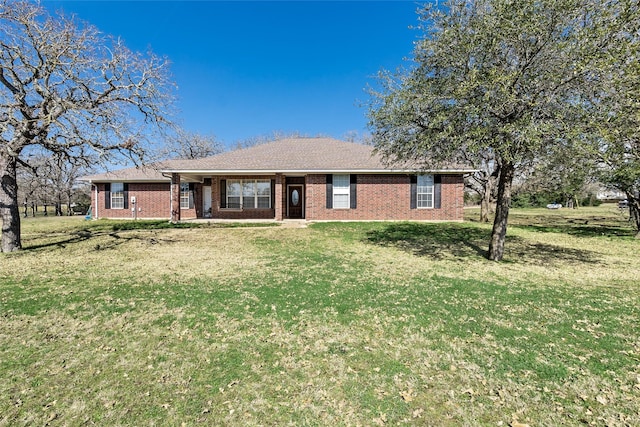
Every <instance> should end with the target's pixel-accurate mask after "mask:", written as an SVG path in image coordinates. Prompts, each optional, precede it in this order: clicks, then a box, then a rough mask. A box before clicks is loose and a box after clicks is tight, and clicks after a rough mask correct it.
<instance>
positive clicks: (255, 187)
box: [225, 179, 272, 210]
mask: <svg viewBox="0 0 640 427" xmlns="http://www.w3.org/2000/svg"><path fill="white" fill-rule="evenodd" d="M259 182H262V183H268V184H269V195H268V200H269V205H268V207H258V205H259V203H258V200H259V199H261V198H262V199H266V198H267V196H261V195H259V194H258V183H259ZM232 183H239V184H240V196H239V197H240V207H239V208H236V207H233V208H229V197H230V196H229V186H230V184H232ZM246 183H251V184H252V186H253V194H252V196H253V206H251V207H248V208H247V207H245V206H244V198H245V197H250V196H245V195H244V185H245V184H246ZM226 186H227V188H226V195H225V202H226V204H225V206H227V209H232V210H233V209H271V208H272V206H271V191H272V188H271V180H270V179H227V183H226ZM231 197H238V196H231Z"/></svg>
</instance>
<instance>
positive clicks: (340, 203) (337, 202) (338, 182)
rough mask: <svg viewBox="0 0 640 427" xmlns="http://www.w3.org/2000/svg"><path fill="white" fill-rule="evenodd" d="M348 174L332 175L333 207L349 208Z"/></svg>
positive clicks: (349, 180) (349, 181) (349, 182)
mask: <svg viewBox="0 0 640 427" xmlns="http://www.w3.org/2000/svg"><path fill="white" fill-rule="evenodd" d="M350 184H351V179H350V175H333V208H334V209H349V207H350V203H349V201H350V199H351V198H350V194H349V188H350Z"/></svg>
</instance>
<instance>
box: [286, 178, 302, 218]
mask: <svg viewBox="0 0 640 427" xmlns="http://www.w3.org/2000/svg"><path fill="white" fill-rule="evenodd" d="M287 217H288V218H294V219H302V218H304V186H303V185H289V186H287Z"/></svg>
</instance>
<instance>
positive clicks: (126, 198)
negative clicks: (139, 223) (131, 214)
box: [122, 182, 129, 209]
mask: <svg viewBox="0 0 640 427" xmlns="http://www.w3.org/2000/svg"><path fill="white" fill-rule="evenodd" d="M122 190H123V191H122V192H123V194H124V208H125V209H129V184H127V183H126V182H125V183H124V184H122Z"/></svg>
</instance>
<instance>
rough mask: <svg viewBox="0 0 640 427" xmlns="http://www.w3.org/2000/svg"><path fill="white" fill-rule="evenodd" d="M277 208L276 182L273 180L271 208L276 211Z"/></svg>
mask: <svg viewBox="0 0 640 427" xmlns="http://www.w3.org/2000/svg"><path fill="white" fill-rule="evenodd" d="M275 207H276V180H275V179H272V180H271V208H272V209H275Z"/></svg>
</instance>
